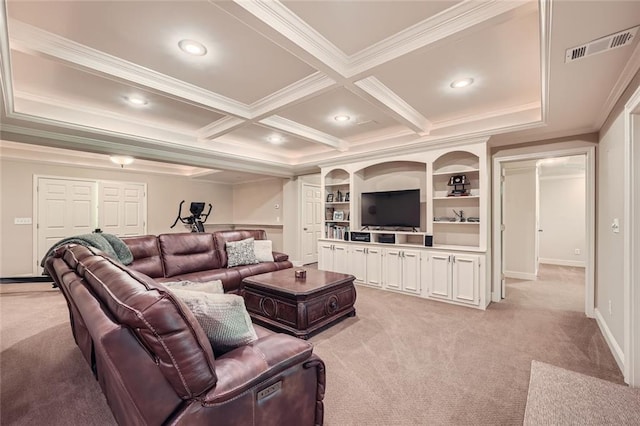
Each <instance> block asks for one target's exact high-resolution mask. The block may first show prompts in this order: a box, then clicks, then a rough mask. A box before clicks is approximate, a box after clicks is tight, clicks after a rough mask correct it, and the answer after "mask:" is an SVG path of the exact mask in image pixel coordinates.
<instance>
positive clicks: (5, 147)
mask: <svg viewBox="0 0 640 426" xmlns="http://www.w3.org/2000/svg"><path fill="white" fill-rule="evenodd" d="M0 158H3V159H8V160H14V161H28V162H34V163H41V164H54V165H63V166H70V165H72V166H73V167H88V168H93V169H95V168H98V169H105V170H114V169H116V170H118V171H119V170H120V167H119V166H115V167H114V164H113V163H112V162H111V160H110V159H109V155H108V154H94V153H91V152H81V151H76V150H72V149H65V148H55V147H50V146H42V145H31V144H28V143H20V142H11V141H3V140H0ZM126 171H127V172H136V173H145V174H147V173H153V174H162V175H174V176H183V177H192V176H194V175H196V174H202V173H207V174H212V173H216V172H220V171H221V170H214V169H203V168H199V167H191V166H184V165H179V164H171V163H167V162H157V161H147V160H141V159H139V158H137V159H136V161H135V162H134V163H133V164H131V165H129V166H127V168H126Z"/></svg>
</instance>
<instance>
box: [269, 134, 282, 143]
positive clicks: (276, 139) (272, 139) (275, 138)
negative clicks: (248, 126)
mask: <svg viewBox="0 0 640 426" xmlns="http://www.w3.org/2000/svg"><path fill="white" fill-rule="evenodd" d="M267 140H268V141H269V142H271V143H280V142H282V136H278V135H273V136H269V137H268V138H267Z"/></svg>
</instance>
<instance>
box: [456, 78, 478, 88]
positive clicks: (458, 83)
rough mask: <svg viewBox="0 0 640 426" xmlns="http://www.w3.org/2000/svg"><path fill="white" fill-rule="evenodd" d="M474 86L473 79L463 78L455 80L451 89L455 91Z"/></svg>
mask: <svg viewBox="0 0 640 426" xmlns="http://www.w3.org/2000/svg"><path fill="white" fill-rule="evenodd" d="M472 84H473V79H472V78H463V79H462V80H455V81H453V82H452V83H451V87H452V88H454V89H460V88H462V87H467V86H471V85H472Z"/></svg>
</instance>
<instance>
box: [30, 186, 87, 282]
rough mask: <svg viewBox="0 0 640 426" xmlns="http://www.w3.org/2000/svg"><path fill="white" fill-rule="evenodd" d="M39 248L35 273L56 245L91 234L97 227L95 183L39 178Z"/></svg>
mask: <svg viewBox="0 0 640 426" xmlns="http://www.w3.org/2000/svg"><path fill="white" fill-rule="evenodd" d="M37 193H38V216H37V234H38V237H37V238H38V248H37V258H36V259H35V261H36V270H37V271H39V270H40V261H41V260H42V258H43V257H44V255H45V254H46V253H47V251H48V250H49V249H50V248H51V246H53V245H54V244H55V243H56V242H58V241H59V240H61V239H63V238H68V237H72V236H74V235H81V234H89V233H91V232H93V230H94V229H95V228H96V226H97V215H96V199H97V198H96V194H97V188H96V182H95V181H82V180H70V179H54V178H38V180H37Z"/></svg>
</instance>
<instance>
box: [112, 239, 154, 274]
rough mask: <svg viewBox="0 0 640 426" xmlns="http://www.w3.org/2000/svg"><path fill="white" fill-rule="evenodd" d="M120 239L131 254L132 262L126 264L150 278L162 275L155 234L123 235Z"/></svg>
mask: <svg viewBox="0 0 640 426" xmlns="http://www.w3.org/2000/svg"><path fill="white" fill-rule="evenodd" d="M122 241H124V243H125V244H126V245H127V247H129V250H131V254H132V255H133V262H131V263H130V264H129V265H128V266H129V267H130V268H133V269H135V270H136V271H139V272H142V273H143V274H145V275H148V276H150V277H151V278H159V277H164V268H163V266H162V257H161V256H160V247H159V245H158V238H157V237H156V236H155V235H144V236H140V237H124V238H122Z"/></svg>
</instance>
